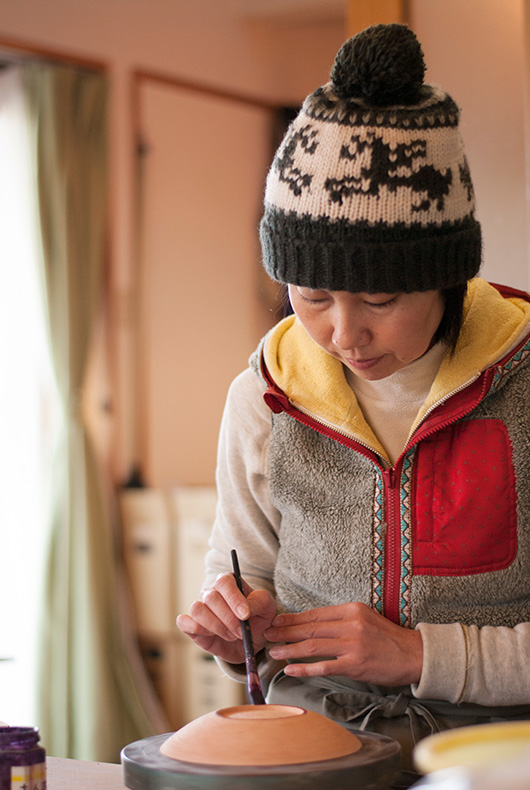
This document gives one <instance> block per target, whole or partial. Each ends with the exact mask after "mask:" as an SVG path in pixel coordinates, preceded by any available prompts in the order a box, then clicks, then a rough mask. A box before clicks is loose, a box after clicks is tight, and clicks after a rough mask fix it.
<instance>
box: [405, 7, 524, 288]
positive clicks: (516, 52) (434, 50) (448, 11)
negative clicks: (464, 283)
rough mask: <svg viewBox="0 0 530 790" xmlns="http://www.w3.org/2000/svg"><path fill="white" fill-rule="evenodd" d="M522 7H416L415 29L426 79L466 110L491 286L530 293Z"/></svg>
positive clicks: (468, 146) (467, 137)
mask: <svg viewBox="0 0 530 790" xmlns="http://www.w3.org/2000/svg"><path fill="white" fill-rule="evenodd" d="M524 14H525V3H524V2H523V0H415V1H414V2H412V3H411V8H410V22H411V26H412V27H413V29H414V31H415V32H416V34H417V35H418V38H419V39H420V41H421V42H422V44H423V48H424V52H425V60H426V63H427V64H428V72H427V79H428V80H429V81H430V82H434V83H438V84H441V85H442V86H443V87H444V89H445V90H447V91H448V92H449V93H450V94H451V95H452V97H453V98H454V99H455V101H456V102H457V104H458V105H459V106H460V107H461V108H462V115H461V126H462V134H463V137H464V142H465V145H466V153H467V157H468V160H469V164H470V168H471V174H472V177H473V181H474V186H475V192H476V197H477V211H478V218H479V219H480V221H481V223H482V230H483V237H484V266H483V270H482V274H483V276H484V277H486V278H487V279H490V280H493V281H496V282H502V283H506V284H508V285H512V286H515V287H518V288H522V289H525V290H526V289H528V288H529V286H530V276H529V275H530V273H529V263H528V246H527V231H526V226H527V211H528V207H527V197H526V191H527V187H526V173H525V170H526V151H525V126H524V123H525V112H524V110H525V89H526V80H525V24H524Z"/></svg>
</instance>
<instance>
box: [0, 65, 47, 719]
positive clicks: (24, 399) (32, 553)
mask: <svg viewBox="0 0 530 790" xmlns="http://www.w3.org/2000/svg"><path fill="white" fill-rule="evenodd" d="M29 150H30V149H29V132H28V128H27V120H26V116H25V109H24V101H23V97H22V88H21V75H20V70H19V68H18V67H16V66H9V67H7V68H2V69H0V382H1V383H0V659H1V661H0V720H2V721H5V722H7V723H8V724H12V725H21V726H38V723H37V721H36V710H35V668H36V660H37V657H36V645H37V642H36V637H37V630H38V614H39V607H40V605H41V601H40V598H41V576H42V569H43V565H44V553H45V552H44V546H45V540H46V536H45V532H46V525H47V522H48V504H47V488H48V487H47V473H48V471H49V468H50V465H51V457H52V449H53V447H52V444H53V428H54V424H55V419H54V408H55V401H54V389H53V377H52V374H51V369H50V361H49V356H48V344H47V338H46V330H45V321H44V315H43V307H42V303H43V300H42V297H41V289H40V283H39V267H38V260H39V259H38V256H39V243H38V232H37V221H36V217H37V207H36V197H35V196H34V195H33V194H32V184H31V165H30V161H29Z"/></svg>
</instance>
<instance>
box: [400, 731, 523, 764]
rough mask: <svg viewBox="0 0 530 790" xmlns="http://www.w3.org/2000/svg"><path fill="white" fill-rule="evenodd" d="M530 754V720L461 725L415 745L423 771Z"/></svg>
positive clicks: (417, 758)
mask: <svg viewBox="0 0 530 790" xmlns="http://www.w3.org/2000/svg"><path fill="white" fill-rule="evenodd" d="M525 753H528V754H529V755H530V721H505V722H499V723H494V724H479V725H476V726H473V727H459V728H457V729H454V730H446V731H445V732H440V733H437V734H436V735H430V736H429V737H428V738H424V740H422V741H420V742H419V743H418V745H417V746H416V748H415V749H414V762H415V764H416V767H417V768H418V770H419V771H421V772H422V773H431V772H432V771H440V770H442V769H443V768H452V767H455V766H466V767H468V766H469V767H478V766H484V765H487V764H493V763H500V762H507V761H510V760H513V759H516V758H519V757H522V756H523V755H524V754H525Z"/></svg>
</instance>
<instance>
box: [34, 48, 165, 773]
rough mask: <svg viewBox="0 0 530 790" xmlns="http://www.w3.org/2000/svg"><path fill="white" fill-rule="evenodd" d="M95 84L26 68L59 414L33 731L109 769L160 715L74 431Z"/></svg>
mask: <svg viewBox="0 0 530 790" xmlns="http://www.w3.org/2000/svg"><path fill="white" fill-rule="evenodd" d="M107 82H108V81H107V78H106V76H105V75H103V74H100V73H97V72H92V71H88V70H81V69H78V68H74V67H70V66H63V65H42V64H39V65H29V66H27V67H26V69H25V75H24V88H25V94H26V101H27V106H28V110H29V117H30V119H31V128H32V129H33V130H34V136H33V145H34V158H35V165H36V177H37V185H38V210H39V215H40V226H41V236H42V248H43V255H42V258H43V290H44V298H45V302H46V308H47V315H48V325H49V337H50V344H51V351H52V358H53V365H54V371H55V377H56V382H57V389H58V392H59V398H60V403H61V411H62V430H61V434H60V436H59V439H58V443H57V447H56V453H55V462H54V468H53V470H52V473H53V481H54V483H53V485H54V490H53V497H52V498H53V511H52V513H51V522H50V539H49V548H48V555H47V558H46V561H47V567H46V571H45V589H44V593H43V598H44V600H43V602H42V604H43V605H42V609H43V615H42V633H41V636H40V650H39V661H38V663H39V679H38V682H39V701H38V708H39V715H38V726H39V729H40V731H41V738H42V741H43V743H44V745H45V746H46V748H47V750H48V754H50V755H54V756H60V757H70V758H76V759H83V760H98V761H105V762H118V761H119V752H120V749H121V748H122V747H123V746H124V745H126V744H127V743H130V742H131V741H134V740H137V739H139V738H143V737H146V736H148V735H152V734H154V733H155V732H156V731H157V730H158V729H159V726H160V722H157V721H156V719H157V716H159V709H158V708H157V706H156V703H155V701H154V696H152V697H150V696H149V690H147V692H146V689H141V687H140V686H141V684H140V686H139V684H138V676H137V675H135V668H134V657H132V658H131V656H130V655H129V654H128V651H127V648H126V642H127V627H126V625H125V626H124V623H123V621H122V619H121V617H120V615H119V611H120V593H119V584H118V567H119V562H118V547H117V541H116V539H115V535H114V532H113V523H112V510H111V507H110V499H109V491H110V485H109V484H108V481H106V480H105V479H104V475H103V472H102V470H101V469H100V468H98V463H97V460H96V455H95V452H94V447H93V446H92V443H91V440H90V435H89V434H88V432H87V429H86V426H85V424H84V422H83V414H82V398H83V385H84V376H85V371H86V365H87V358H88V352H89V347H90V341H91V337H92V328H93V325H94V322H95V320H96V318H97V317H98V315H99V314H100V310H101V308H102V300H103V297H104V290H103V286H104V276H105V269H106V256H107V231H108V228H107V219H108V202H107V193H108V174H107V141H106V136H107V94H108V85H107Z"/></svg>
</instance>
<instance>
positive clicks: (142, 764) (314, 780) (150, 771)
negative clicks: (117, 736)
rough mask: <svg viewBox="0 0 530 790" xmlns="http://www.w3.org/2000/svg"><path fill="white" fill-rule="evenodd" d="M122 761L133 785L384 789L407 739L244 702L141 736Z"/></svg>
mask: <svg viewBox="0 0 530 790" xmlns="http://www.w3.org/2000/svg"><path fill="white" fill-rule="evenodd" d="M121 761H122V765H123V775H124V783H125V784H126V786H127V787H129V788H131V790H187V789H188V788H190V789H191V788H193V790H199V788H201V790H203V789H204V790H210V788H211V789H212V790H213V789H214V788H215V790H250V788H252V790H284V788H286V787H289V788H293V790H316V788H319V790H320V788H322V787H327V788H330V790H353V788H356V790H357V789H358V790H368V788H377V790H384V788H389V787H390V786H391V785H392V783H393V782H394V781H395V779H396V778H397V776H398V775H399V773H400V746H399V744H398V743H397V741H394V740H393V739H392V738H388V737H386V736H383V735H377V734H375V733H365V732H357V733H355V734H354V733H353V732H350V731H348V730H346V729H345V728H344V727H342V726H341V725H340V724H337V723H336V722H333V721H330V720H329V719H327V718H326V717H325V716H321V715H320V714H318V713H313V712H312V711H308V710H305V709H303V708H298V707H295V706H292V705H239V706H235V707H232V708H222V709H221V710H218V711H214V712H212V713H207V714H205V715H204V716H201V717H199V718H198V719H195V721H192V722H190V723H189V724H186V725H185V726H184V727H182V728H181V729H180V730H177V732H175V733H173V734H170V735H167V734H166V735H155V736H153V737H151V738H144V739H143V740H140V741H135V742H134V743H131V744H129V745H128V746H126V747H125V748H124V749H123V751H122V754H121Z"/></svg>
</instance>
